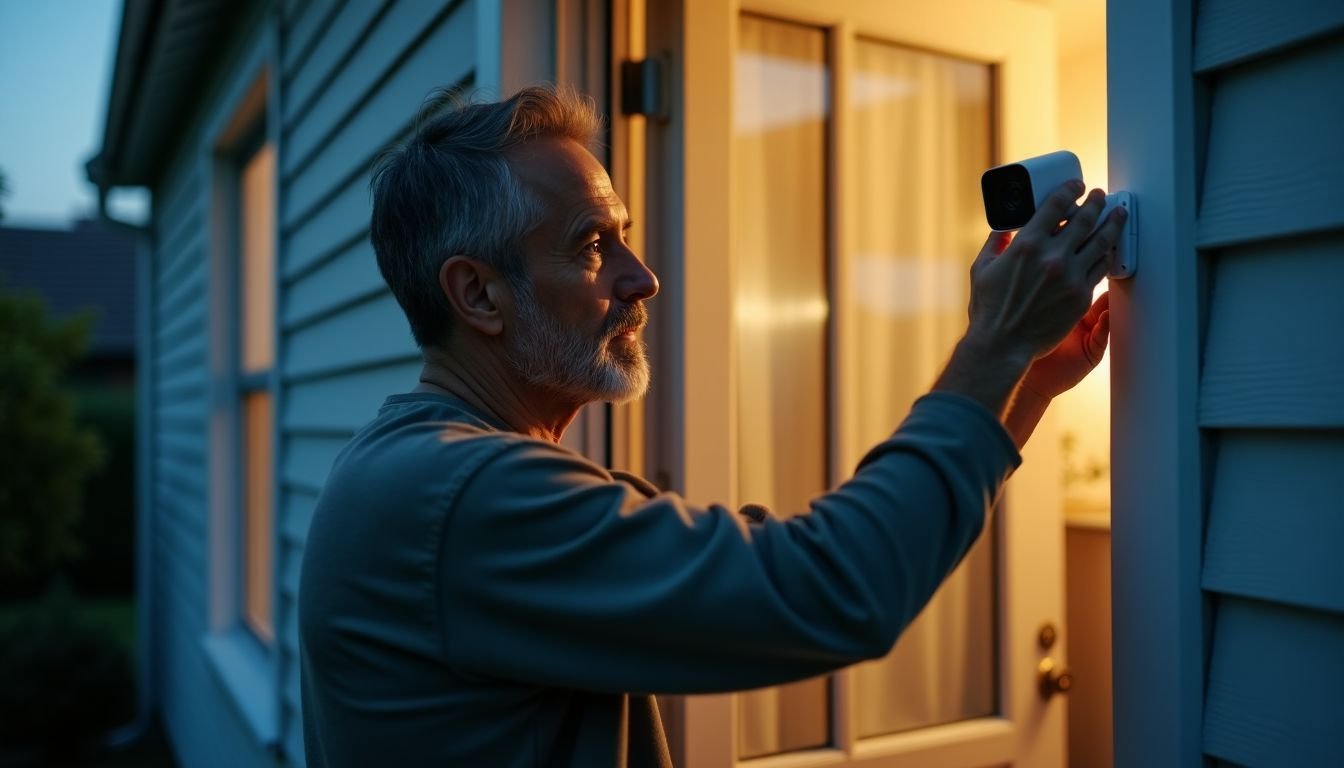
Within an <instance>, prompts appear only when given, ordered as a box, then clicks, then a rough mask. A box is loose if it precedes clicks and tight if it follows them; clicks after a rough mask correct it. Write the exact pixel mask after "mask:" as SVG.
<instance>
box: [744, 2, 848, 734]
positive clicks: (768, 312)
mask: <svg viewBox="0 0 1344 768" xmlns="http://www.w3.org/2000/svg"><path fill="white" fill-rule="evenodd" d="M739 30H740V35H741V36H740V38H739V46H738V52H737V59H736V62H735V77H736V80H735V83H734V85H735V86H736V88H735V99H736V103H735V106H734V142H735V143H734V145H733V149H734V154H735V158H736V159H735V164H736V167H735V168H734V171H735V173H736V178H737V179H738V180H739V181H738V187H737V194H736V196H735V199H734V201H733V205H734V208H733V212H732V213H733V227H734V232H735V236H734V249H733V255H734V258H735V260H736V261H735V264H736V268H737V276H736V280H735V285H736V295H735V296H734V302H735V304H734V306H735V321H736V322H735V325H736V329H735V331H736V334H737V352H738V355H737V359H738V371H737V375H738V401H737V409H738V435H739V440H738V445H739V446H740V447H739V453H738V495H739V500H740V501H742V502H752V503H758V504H764V505H766V506H768V507H770V509H771V510H772V511H774V512H775V513H776V514H778V515H785V516H787V515H790V514H796V513H797V512H799V511H802V510H804V509H806V508H807V501H808V499H810V498H811V497H812V496H814V495H816V494H817V493H818V492H820V491H822V490H823V489H825V488H826V485H827V477H826V443H827V429H826V328H827V318H828V313H829V305H828V302H827V294H826V130H827V118H828V114H827V113H828V98H829V95H828V84H827V77H828V73H827V69H826V63H825V62H826V37H825V34H824V33H823V32H822V31H821V30H819V29H815V28H811V27H805V26H801V25H798V24H789V23H785V22H779V21H773V20H767V19H762V18H758V17H754V16H743V17H742V20H741V25H740V27H739ZM828 690H829V683H828V681H827V679H826V678H818V679H815V680H807V681H804V682H801V683H795V684H793V685H786V686H780V687H777V688H770V689H766V690H761V691H756V692H753V693H748V694H744V695H742V697H741V699H740V708H739V717H738V744H739V750H738V753H739V756H740V757H743V758H746V757H755V756H759V755H765V754H771V753H775V752H785V751H789V750H795V749H804V748H807V747H815V746H821V745H824V744H826V743H827V742H828V741H829V737H830V729H829V725H828V723H829V719H830V718H829V712H828V710H829V696H828Z"/></svg>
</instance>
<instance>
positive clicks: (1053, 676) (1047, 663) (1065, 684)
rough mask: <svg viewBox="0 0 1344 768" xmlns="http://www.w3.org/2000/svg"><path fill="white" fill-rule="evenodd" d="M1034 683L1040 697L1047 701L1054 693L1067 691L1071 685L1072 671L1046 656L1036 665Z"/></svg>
mask: <svg viewBox="0 0 1344 768" xmlns="http://www.w3.org/2000/svg"><path fill="white" fill-rule="evenodd" d="M1036 684H1037V686H1038V687H1039V688H1040V691H1041V698H1042V699H1044V700H1046V701H1049V700H1050V697H1051V696H1054V695H1055V694H1056V693H1068V692H1069V689H1070V688H1072V687H1073V673H1072V672H1070V671H1069V670H1068V668H1067V667H1065V666H1064V665H1062V664H1059V663H1056V662H1055V660H1054V659H1052V658H1050V657H1048V656H1047V657H1045V658H1044V659H1041V663H1040V664H1038V665H1036Z"/></svg>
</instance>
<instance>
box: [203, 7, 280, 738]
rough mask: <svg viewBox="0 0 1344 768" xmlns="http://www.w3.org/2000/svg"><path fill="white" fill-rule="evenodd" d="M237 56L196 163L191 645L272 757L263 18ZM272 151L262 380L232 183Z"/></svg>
mask: <svg viewBox="0 0 1344 768" xmlns="http://www.w3.org/2000/svg"><path fill="white" fill-rule="evenodd" d="M259 30H260V34H257V35H255V36H251V37H250V40H252V42H251V43H250V44H249V46H248V48H247V49H246V50H245V51H244V52H243V55H242V59H243V62H242V64H241V65H240V67H239V68H238V69H237V74H236V75H235V76H234V77H233V78H232V79H230V80H229V81H227V82H226V83H225V84H224V88H223V89H222V93H221V97H220V99H219V101H218V102H216V104H217V106H216V107H215V108H214V110H213V111H212V112H211V113H209V114H208V115H207V123H206V126H205V131H204V134H203V145H202V147H201V155H200V156H199V162H200V167H201V176H202V179H203V181H204V184H205V187H206V189H207V190H208V191H207V195H208V197H207V200H206V204H205V226H207V227H208V228H209V232H210V237H209V269H208V274H207V277H206V279H207V295H208V300H209V304H210V306H209V326H208V336H207V357H208V360H209V366H210V400H209V402H210V405H209V413H208V416H207V418H208V422H207V424H208V434H209V450H208V454H207V455H208V459H207V460H208V462H209V477H210V485H209V492H208V501H209V506H208V528H207V533H206V535H207V540H206V549H207V558H208V569H207V574H206V578H207V592H208V595H209V605H208V606H207V615H206V631H205V633H204V634H203V636H202V637H201V639H200V645H201V649H202V652H203V655H204V657H205V659H206V661H207V666H208V667H209V668H210V669H211V671H212V672H213V676H214V678H215V682H216V683H217V684H218V685H219V686H220V688H221V689H222V691H223V693H224V695H225V698H226V699H227V700H229V701H231V702H232V703H233V705H234V706H235V708H236V709H237V712H238V713H239V714H240V715H241V716H242V719H243V722H244V723H245V724H246V726H247V728H248V730H249V731H250V732H251V733H252V735H253V737H254V738H255V739H256V742H257V743H258V744H259V745H260V746H261V747H262V748H263V749H268V750H274V749H278V748H279V744H280V736H281V717H282V709H283V707H282V706H281V704H282V702H281V695H282V684H281V683H282V681H281V680H280V670H281V656H282V647H281V645H282V640H281V634H280V628H281V622H280V618H281V613H280V611H279V607H280V606H281V604H282V603H281V595H280V570H279V565H280V555H281V553H282V550H281V546H282V543H283V542H282V540H281V531H280V526H279V524H278V522H279V514H278V513H279V510H280V507H279V502H280V501H281V494H280V476H279V475H280V473H279V472H278V471H277V470H278V467H279V458H280V447H281V443H280V434H279V417H278V415H279V414H280V413H281V412H282V409H281V398H280V394H281V386H280V384H281V382H280V328H279V318H280V295H281V287H282V286H281V283H280V238H279V231H278V230H279V217H280V206H281V201H280V182H279V167H280V165H279V152H280V141H279V130H278V121H277V115H278V102H277V95H276V93H275V87H276V85H277V84H275V83H274V82H273V81H272V78H271V77H270V73H271V71H272V69H273V67H271V66H270V64H271V60H272V50H271V49H272V45H271V43H272V40H271V38H272V37H273V35H272V34H271V27H270V19H269V16H267V17H266V21H265V22H264V23H262V24H261V25H260V27H259ZM268 143H269V144H271V145H272V146H273V147H274V151H275V152H276V156H277V161H276V165H275V172H274V173H273V174H272V178H271V180H270V184H271V188H272V191H271V197H272V201H273V205H274V217H275V218H274V222H273V225H272V227H271V232H270V239H271V248H272V254H273V261H272V267H271V269H272V275H271V280H272V296H271V301H272V322H271V328H270V330H269V332H270V334H271V344H272V358H271V362H270V367H269V368H268V369H266V370H265V371H258V372H254V373H247V372H245V371H244V368H243V347H242V345H243V339H242V323H241V319H242V298H243V290H244V289H243V281H242V267H243V251H242V232H241V224H242V211H241V207H242V206H241V194H242V184H241V180H242V173H243V169H244V167H245V165H246V163H247V162H248V161H250V160H251V159H252V158H254V157H255V155H256V152H257V151H259V150H260V149H261V148H263V147H264V146H266V145H267V144H268ZM254 392H266V393H267V394H268V396H269V399H270V407H271V423H270V425H269V428H268V432H269V434H268V435H267V437H266V439H267V440H268V441H269V444H270V453H271V466H272V471H271V473H270V477H269V478H268V480H267V482H266V490H265V493H266V494H267V496H268V498H269V499H270V510H271V520H270V526H269V527H270V532H269V533H270V536H269V541H270V558H271V565H270V581H271V584H270V595H269V603H270V605H269V613H270V625H271V630H272V638H271V639H270V640H269V641H266V640H264V639H263V638H261V637H259V636H258V634H257V633H256V631H255V630H254V628H253V627H251V626H250V625H249V622H248V620H247V618H246V599H247V596H246V587H245V579H246V565H247V562H246V559H245V557H244V547H246V538H245V530H246V529H245V521H246V507H245V504H246V486H245V485H244V482H245V458H244V450H245V447H244V439H245V436H246V433H245V430H244V425H243V421H244V419H245V416H246V414H245V410H244V401H245V398H246V396H247V395H248V394H250V393H254Z"/></svg>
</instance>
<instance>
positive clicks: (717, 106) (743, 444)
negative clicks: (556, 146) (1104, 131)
mask: <svg viewBox="0 0 1344 768" xmlns="http://www.w3.org/2000/svg"><path fill="white" fill-rule="evenodd" d="M924 6H933V4H921V6H920V7H914V6H913V5H907V4H892V3H881V2H863V1H861V0H828V1H827V2H801V1H796V0H795V1H788V0H748V1H747V2H741V3H736V2H729V1H728V0H719V1H717V2H715V1H713V0H684V2H683V5H682V7H681V16H680V18H677V19H675V21H676V22H678V23H679V24H680V27H679V29H678V30H677V32H678V33H679V36H678V35H677V34H673V35H672V37H671V41H672V44H673V46H674V48H675V49H678V50H680V51H681V52H682V53H683V54H684V56H685V61H684V64H683V66H682V71H681V72H680V73H679V76H680V78H681V88H680V90H679V93H680V99H681V101H680V103H679V104H677V103H674V106H673V109H674V110H677V109H680V110H682V112H681V114H679V115H674V117H673V119H672V125H671V126H670V130H669V132H668V134H667V135H665V136H664V137H663V141H667V142H669V144H670V145H673V146H675V149H676V150H677V154H679V155H680V157H679V158H678V159H679V160H680V165H679V169H680V178H676V176H677V173H676V172H675V169H674V168H672V167H671V166H665V168H664V173H663V174H662V175H661V176H657V175H653V174H651V177H650V182H651V184H652V185H653V186H654V187H657V188H658V189H659V191H658V192H652V191H651V197H652V196H655V195H657V194H663V195H667V194H669V191H670V192H671V193H672V194H673V195H674V199H673V200H671V201H670V202H671V203H672V208H673V217H674V218H675V217H676V215H677V214H678V213H679V214H680V217H681V218H680V222H679V223H680V232H679V233H680V235H681V236H682V240H681V245H682V250H681V252H680V254H679V256H680V258H679V259H676V258H673V254H671V253H669V252H666V251H664V252H663V253H662V254H661V258H662V259H663V261H664V262H665V264H664V272H667V265H666V262H668V261H671V262H673V264H672V266H673V267H674V268H673V270H672V271H671V274H670V277H671V279H672V281H674V282H673V284H672V287H671V291H670V293H671V296H670V297H669V295H668V294H669V291H668V287H669V279H668V276H665V277H664V289H665V290H664V296H663V297H660V298H662V299H668V298H671V300H672V301H675V302H677V303H678V304H679V305H680V311H679V312H675V313H673V314H674V316H673V318H671V319H672V320H673V321H674V322H675V321H680V322H679V323H676V325H677V326H678V327H676V329H675V332H674V333H673V334H672V335H673V336H674V337H677V338H675V341H676V342H677V345H678V347H679V349H680V350H681V356H682V357H681V359H680V360H679V361H678V362H679V365H675V366H673V370H675V371H677V373H678V374H680V380H677V381H673V382H670V388H671V389H672V390H673V392H672V393H671V394H668V393H667V392H664V401H663V402H666V398H668V397H672V398H677V399H678V400H677V404H676V407H675V408H673V409H670V410H672V411H673V412H674V413H673V415H674V416H675V411H676V410H677V409H680V410H681V414H680V415H681V425H682V427H683V431H682V434H681V436H680V437H681V441H682V445H683V446H684V448H681V449H680V453H679V454H678V455H677V456H676V457H674V458H675V459H676V460H675V461H672V462H664V463H668V464H671V465H672V466H676V464H677V463H678V462H680V464H681V467H680V475H679V476H678V473H677V472H675V471H674V472H672V473H670V474H671V476H672V477H673V479H674V480H680V481H681V483H680V485H681V486H682V489H683V490H684V491H685V492H686V493H687V494H688V495H689V496H691V497H692V498H695V499H698V500H710V499H716V500H717V499H723V498H729V499H731V500H732V501H734V502H735V503H737V504H746V503H757V504H762V505H764V506H767V507H769V508H770V509H771V511H772V512H774V513H775V514H777V515H781V516H788V515H790V514H795V513H797V512H799V511H802V510H805V509H806V508H807V506H806V505H807V500H808V499H809V498H810V497H812V496H814V495H816V494H818V493H821V492H823V491H824V490H825V489H826V488H828V487H830V486H833V485H835V484H838V483H839V482H841V481H843V480H844V479H845V478H846V477H848V476H849V474H850V473H852V471H853V468H854V466H855V465H856V464H857V462H858V460H859V459H860V458H861V456H862V455H863V453H864V452H865V451H866V450H867V449H868V448H869V447H870V446H871V445H873V444H874V443H876V442H878V441H879V440H881V439H883V438H884V437H886V436H887V435H888V434H889V433H890V431H891V430H892V429H894V428H895V426H896V425H898V424H899V423H900V420H901V419H902V417H903V416H904V415H905V413H906V412H907V411H908V409H909V407H910V405H911V404H912V403H913V401H914V400H915V399H916V398H917V397H918V396H919V395H921V394H923V393H924V392H925V391H927V389H928V387H929V386H930V384H932V382H933V380H934V378H935V377H936V375H937V374H938V372H939V370H940V369H941V367H942V365H943V364H944V363H945V361H946V358H947V355H948V354H949V353H950V351H951V349H952V347H953V345H954V344H955V342H956V341H957V339H958V338H959V337H960V334H961V333H962V331H963V330H964V328H965V322H966V320H965V318H966V304H967V299H968V279H969V278H968V270H969V267H970V263H971V260H972V258H973V257H974V255H975V254H976V252H977V251H978V250H979V248H980V246H981V244H982V243H983V241H984V237H985V235H986V227H985V224H984V220H983V211H982V209H981V207H980V200H979V184H978V180H979V175H980V173H981V171H983V170H984V169H985V168H987V167H989V166H990V165H993V164H994V163H995V162H997V161H998V160H999V159H1000V158H1003V157H1010V156H1012V157H1016V156H1028V155H1030V154H1034V153H1039V152H1043V151H1048V150H1049V149H1053V148H1054V147H1053V146H1052V140H1053V130H1054V111H1053V110H1054V104H1053V97H1052V94H1053V93H1054V88H1053V78H1054V72H1053V67H1054V64H1053V61H1054V58H1053V36H1052V34H1051V27H1050V23H1051V22H1050V18H1049V14H1048V11H1046V10H1045V9H1038V8H1035V7H1022V4H1017V3H1011V2H1007V1H1006V0H999V1H995V2H990V1H986V2H971V1H970V0H955V1H953V2H947V3H941V4H938V5H937V7H924ZM650 29H651V31H652V29H653V28H652V27H651V28H650ZM651 42H652V41H651ZM724 73H731V76H730V77H725V76H724ZM674 92H677V91H676V89H675V88H674ZM716 139H717V140H716ZM669 150H670V148H669V146H664V148H663V151H664V152H665V153H666V152H668V151H669ZM723 169H727V171H728V172H727V173H724V172H723ZM669 171H671V172H669ZM678 195H679V196H678ZM669 244H670V243H669V241H668V239H667V238H664V240H663V242H662V243H661V244H660V245H663V246H666V245H669ZM655 247H657V246H655ZM724 329H729V330H730V332H729V333H726V334H725V333H724V332H723V331H724ZM660 407H661V406H660ZM662 410H664V411H667V410H669V409H667V408H662ZM663 418H667V416H666V415H664V417H663ZM669 421H670V422H671V423H672V424H675V423H676V421H675V419H669ZM725 425H728V427H727V429H725ZM1041 430H1042V431H1040V432H1038V433H1037V436H1036V438H1035V439H1034V441H1033V443H1032V445H1031V446H1029V447H1028V453H1027V456H1026V464H1025V465H1024V467H1023V468H1022V470H1019V472H1018V473H1017V475H1016V476H1015V478H1014V480H1013V481H1012V482H1011V484H1010V488H1009V490H1008V493H1007V494H1006V498H1005V504H1004V505H1003V506H1004V509H1002V510H1001V511H1000V514H998V515H996V517H995V520H994V522H993V523H992V524H991V527H990V528H988V529H987V531H986V534H985V535H984V536H982V538H981V540H980V542H979V543H978V544H977V545H976V546H975V548H974V549H973V550H972V552H971V553H970V554H969V555H968V557H967V558H966V559H965V560H964V561H963V563H962V565H961V566H960V567H959V568H958V569H957V571H956V572H955V573H954V574H953V575H952V577H951V578H950V579H949V580H948V581H947V582H946V583H945V584H944V586H943V587H942V589H941V590H940V591H939V593H938V594H937V595H936V596H935V598H934V600H933V602H932V603H931V604H930V605H929V606H928V607H927V608H926V609H925V610H924V611H923V612H922V613H921V614H920V616H919V617H918V618H917V619H916V621H915V622H914V623H913V624H912V625H911V627H910V628H909V629H907V631H906V632H905V633H904V634H903V635H902V637H901V639H900V640H899V641H898V643H897V645H896V647H895V648H894V649H893V650H892V652H891V654H890V655H888V656H887V657H886V658H884V659H881V660H878V661H874V662H870V663H867V664H862V665H858V666H856V667H854V668H851V669H847V670H843V671H841V672H839V673H836V674H833V675H829V676H826V677H822V678H817V679H813V680H806V681H801V682H797V683H793V684H790V685H785V686H779V687H776V688H770V689H765V690H760V691H752V692H746V693H741V694H736V695H732V696H716V697H692V698H690V699H688V700H686V702H685V703H684V705H683V710H682V711H680V712H677V713H674V715H673V718H674V720H675V721H676V722H677V723H678V724H679V727H680V729H681V733H680V735H679V738H680V739H681V744H680V745H679V750H678V751H679V752H680V753H681V755H682V756H683V757H684V762H685V764H686V765H687V766H691V767H692V768H698V767H699V766H728V765H734V764H745V765H753V764H760V765H771V766H776V765H778V766H789V765H832V764H835V765H847V764H863V765H902V764H918V765H932V764H937V765H948V766H953V765H965V766H991V765H1004V764H1013V765H1034V766H1058V765H1062V755H1063V713H1062V707H1061V706H1059V705H1058V702H1053V703H1052V702H1047V701H1042V700H1041V699H1040V698H1039V697H1038V695H1037V693H1036V686H1035V674H1036V664H1037V662H1038V661H1039V658H1040V657H1041V656H1042V653H1041V649H1040V648H1039V647H1038V646H1037V644H1036V640H1037V634H1038V629H1039V627H1040V626H1041V625H1043V624H1045V623H1049V622H1053V623H1054V624H1056V625H1059V624H1060V623H1061V622H1060V619H1061V618H1062V616H1061V612H1062V607H1061V606H1062V561H1061V558H1062V555H1061V551H1060V549H1061V541H1060V538H1061V537H1060V536H1059V530H1060V528H1059V498H1058V496H1059V492H1058V482H1057V472H1058V470H1059V464H1058V457H1057V456H1056V455H1054V451H1052V446H1054V445H1055V443H1056V441H1055V440H1054V439H1053V437H1052V435H1050V434H1049V433H1050V430H1051V425H1050V424H1049V423H1047V424H1044V425H1042V428H1041ZM725 432H726V434H725ZM716 433H717V435H718V436H719V437H718V440H717V443H715V444H713V445H711V446H710V447H709V448H708V449H706V445H707V443H708V442H709V440H710V439H711V438H712V436H714V435H715V434H716ZM1060 652H1061V651H1060V648H1059V647H1058V646H1057V647H1056V648H1055V649H1054V651H1053V653H1054V654H1055V656H1056V658H1058V655H1059V654H1060ZM911 761H913V763H912V762H911ZM679 764H680V763H679Z"/></svg>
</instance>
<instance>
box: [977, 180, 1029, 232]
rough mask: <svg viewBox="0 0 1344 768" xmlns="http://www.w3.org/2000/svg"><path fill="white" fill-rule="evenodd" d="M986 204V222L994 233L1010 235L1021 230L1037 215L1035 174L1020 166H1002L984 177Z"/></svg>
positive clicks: (981, 184) (982, 182)
mask: <svg viewBox="0 0 1344 768" xmlns="http://www.w3.org/2000/svg"><path fill="white" fill-rule="evenodd" d="M980 191H981V193H982V195H983V197H984V201H985V218H986V219H987V220H988V221H989V226H990V228H991V229H995V230H998V231H1000V232H1007V231H1010V230H1014V229H1020V228H1022V226H1023V225H1025V224H1026V223H1027V222H1028V221H1030V220H1031V217H1032V215H1033V214H1035V213H1036V197H1035V195H1034V194H1033V193H1032V186H1031V174H1030V173H1028V172H1027V169H1026V168H1025V167H1023V166H1022V165H1020V164H1013V165H1001V166H999V167H998V168H991V169H990V170H988V171H985V174H984V175H983V176H981V177H980Z"/></svg>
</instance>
